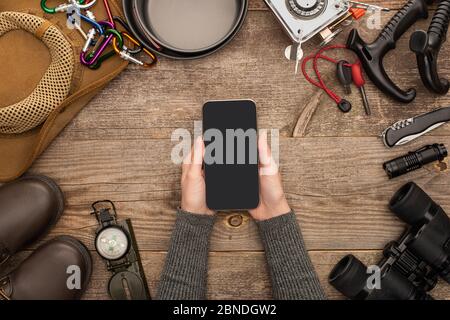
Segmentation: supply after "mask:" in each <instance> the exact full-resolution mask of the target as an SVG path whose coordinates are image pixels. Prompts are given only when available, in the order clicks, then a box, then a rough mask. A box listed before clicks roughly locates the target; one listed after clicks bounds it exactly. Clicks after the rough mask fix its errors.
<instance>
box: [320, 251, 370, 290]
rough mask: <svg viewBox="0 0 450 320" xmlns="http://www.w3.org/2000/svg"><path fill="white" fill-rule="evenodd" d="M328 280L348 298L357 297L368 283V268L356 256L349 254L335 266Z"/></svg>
mask: <svg viewBox="0 0 450 320" xmlns="http://www.w3.org/2000/svg"><path fill="white" fill-rule="evenodd" d="M328 281H329V282H330V284H331V285H332V286H333V287H335V288H336V289H337V290H338V291H339V292H340V293H342V294H343V295H344V296H346V297H347V298H350V299H357V298H358V296H360V297H361V293H362V292H363V291H364V288H365V287H366V284H367V268H366V266H365V265H364V264H363V263H362V262H361V261H360V260H358V259H357V258H356V257H355V256H353V255H347V256H345V257H344V258H342V260H341V261H339V262H338V264H337V265H336V266H335V267H334V268H333V270H332V271H331V273H330V276H329V278H328ZM361 298H364V297H361Z"/></svg>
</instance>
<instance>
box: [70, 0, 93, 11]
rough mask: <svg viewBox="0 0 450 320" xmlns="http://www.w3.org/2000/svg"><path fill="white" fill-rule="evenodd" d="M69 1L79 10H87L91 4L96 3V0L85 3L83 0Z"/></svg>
mask: <svg viewBox="0 0 450 320" xmlns="http://www.w3.org/2000/svg"><path fill="white" fill-rule="evenodd" d="M70 2H71V3H72V5H73V6H75V7H76V8H78V9H80V10H88V9H90V8H92V7H93V6H95V4H96V3H97V0H92V1H90V2H88V3H86V4H84V3H85V1H82V2H81V1H77V0H70Z"/></svg>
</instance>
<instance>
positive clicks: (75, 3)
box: [41, 0, 97, 14]
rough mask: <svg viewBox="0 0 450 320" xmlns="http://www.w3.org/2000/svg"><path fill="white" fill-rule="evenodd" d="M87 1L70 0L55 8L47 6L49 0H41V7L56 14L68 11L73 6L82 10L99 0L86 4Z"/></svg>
mask: <svg viewBox="0 0 450 320" xmlns="http://www.w3.org/2000/svg"><path fill="white" fill-rule="evenodd" d="M84 2H85V1H77V0H70V3H64V4H60V5H58V6H56V7H54V8H49V7H48V6H47V0H41V8H42V10H44V12H46V13H49V14H55V13H58V12H64V11H67V10H68V9H70V8H72V7H76V8H78V9H82V10H86V9H89V8H92V7H93V6H94V5H95V3H96V2H97V0H91V1H90V2H89V3H87V4H84Z"/></svg>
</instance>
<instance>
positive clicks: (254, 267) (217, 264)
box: [2, 251, 450, 300]
mask: <svg viewBox="0 0 450 320" xmlns="http://www.w3.org/2000/svg"><path fill="white" fill-rule="evenodd" d="M350 253H351V254H353V255H355V256H356V257H357V258H358V259H360V260H361V261H362V262H363V263H364V264H366V265H371V264H375V263H377V262H378V261H379V259H380V257H381V252H380V251H357V252H346V251H340V252H329V251H310V255H311V259H312V261H313V264H314V266H315V268H316V272H317V274H318V276H319V279H320V282H321V284H322V286H323V288H324V290H325V293H326V296H327V298H328V299H343V298H344V297H343V296H342V295H341V294H340V293H339V292H337V291H336V290H335V289H334V288H333V287H332V286H330V285H329V284H328V275H329V273H330V271H331V269H332V268H333V267H334V266H335V265H336V263H337V262H338V261H339V260H340V259H341V258H342V257H344V256H345V255H346V254H350ZM28 254H29V252H23V253H21V254H20V255H17V256H15V257H14V258H13V259H12V260H11V261H10V262H9V264H8V265H7V266H6V269H4V270H2V271H3V273H6V272H8V271H10V270H13V269H14V267H15V266H17V265H18V264H19V263H20V262H21V261H22V260H23V259H25V258H26V257H27V255H28ZM141 257H142V259H143V266H144V270H145V274H146V277H147V282H148V285H149V288H150V291H151V295H152V297H153V298H155V297H156V294H157V288H158V284H159V278H160V274H161V271H162V268H163V266H164V261H165V257H166V253H165V252H151V251H141ZM92 258H93V262H94V272H93V275H92V280H91V282H90V285H89V288H88V290H87V292H86V294H85V295H84V299H95V300H105V299H109V297H108V295H107V293H106V292H107V289H106V286H107V283H108V280H109V278H110V277H111V274H110V273H108V272H107V271H106V266H105V264H104V261H103V260H101V259H100V257H99V256H98V255H97V254H96V253H95V252H92ZM224 266H226V267H224ZM207 294H208V299H214V300H219V299H227V300H228V299H232V300H235V299H248V300H266V299H272V289H271V283H270V278H269V276H268V272H267V268H266V264H265V255H264V253H262V252H211V253H210V257H209V271H208V292H207ZM431 295H432V296H433V297H434V298H436V299H447V300H449V299H450V286H449V285H448V284H444V283H442V281H441V282H440V283H439V284H438V286H437V287H436V288H435V289H434V290H433V291H432V292H431Z"/></svg>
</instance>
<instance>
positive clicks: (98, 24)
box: [80, 14, 104, 34]
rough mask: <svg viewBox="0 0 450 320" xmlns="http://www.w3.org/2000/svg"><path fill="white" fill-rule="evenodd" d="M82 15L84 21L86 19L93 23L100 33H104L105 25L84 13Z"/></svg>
mask: <svg viewBox="0 0 450 320" xmlns="http://www.w3.org/2000/svg"><path fill="white" fill-rule="evenodd" d="M80 17H81V20H83V21H85V22H87V23H89V24H91V25H92V26H93V27H94V28H95V29H97V31H98V32H99V33H100V34H103V33H104V29H103V27H102V26H101V24H100V23H98V22H97V21H95V20H93V19H91V18H89V17H87V16H85V15H84V14H80Z"/></svg>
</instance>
